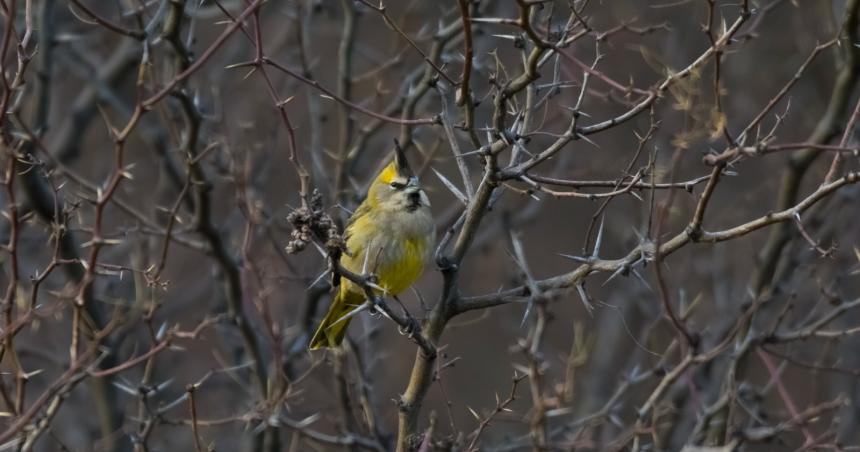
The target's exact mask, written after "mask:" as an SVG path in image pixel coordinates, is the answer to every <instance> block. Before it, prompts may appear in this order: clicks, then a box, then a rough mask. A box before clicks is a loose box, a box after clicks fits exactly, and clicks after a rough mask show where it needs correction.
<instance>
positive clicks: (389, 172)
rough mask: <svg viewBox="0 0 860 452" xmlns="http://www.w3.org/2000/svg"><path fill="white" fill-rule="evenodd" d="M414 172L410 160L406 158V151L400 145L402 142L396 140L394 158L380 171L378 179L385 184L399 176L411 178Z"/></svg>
mask: <svg viewBox="0 0 860 452" xmlns="http://www.w3.org/2000/svg"><path fill="white" fill-rule="evenodd" d="M413 175H414V174H413V173H412V168H411V167H410V166H409V161H408V160H406V153H405V152H403V148H402V147H400V143H399V142H397V140H396V139H395V140H394V160H392V161H391V163H389V164H388V166H386V167H385V169H383V170H382V172H381V173H379V177H377V178H376V179H377V180H378V181H379V182H381V183H383V184H390V183H391V182H393V181H394V180H395V179H397V178H398V177H401V178H404V179H409V178H410V177H412V176H413Z"/></svg>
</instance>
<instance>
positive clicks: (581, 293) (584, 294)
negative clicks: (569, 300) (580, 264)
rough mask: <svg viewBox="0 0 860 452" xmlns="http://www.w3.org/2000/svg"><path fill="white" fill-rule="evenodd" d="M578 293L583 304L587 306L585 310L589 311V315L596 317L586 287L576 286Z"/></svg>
mask: <svg viewBox="0 0 860 452" xmlns="http://www.w3.org/2000/svg"><path fill="white" fill-rule="evenodd" d="M576 291H577V292H579V297H580V298H581V299H582V304H584V305H585V310H586V311H588V314H589V315H591V316H592V317H594V306H593V305H592V304H591V301H590V300H589V299H588V293H587V292H586V291H585V285H584V284H582V283H580V284H577V285H576Z"/></svg>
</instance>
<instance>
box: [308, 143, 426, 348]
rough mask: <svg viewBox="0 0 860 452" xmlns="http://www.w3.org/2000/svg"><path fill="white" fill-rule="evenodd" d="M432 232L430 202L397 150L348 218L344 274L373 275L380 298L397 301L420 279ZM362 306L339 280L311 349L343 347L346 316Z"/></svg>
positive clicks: (354, 288) (360, 294)
mask: <svg viewBox="0 0 860 452" xmlns="http://www.w3.org/2000/svg"><path fill="white" fill-rule="evenodd" d="M435 237H436V230H435V227H434V224H433V217H432V216H431V214H430V200H429V199H427V195H426V194H425V193H424V190H422V189H421V185H419V183H418V178H417V177H416V176H415V174H414V173H413V172H412V170H411V169H410V168H409V163H408V162H407V161H406V156H405V155H404V153H403V150H402V149H401V148H400V146H396V149H395V154H394V160H393V161H392V162H391V163H390V164H388V166H386V167H385V169H383V170H382V172H381V173H379V175H378V176H376V179H375V180H374V181H373V184H371V186H370V189H369V190H368V191H367V198H365V200H364V201H363V202H362V203H361V205H359V206H358V209H356V210H355V213H353V214H352V217H350V219H349V222H348V224H347V227H346V233H345V234H344V238H345V241H346V248H347V249H346V252H345V253H344V255H343V256H342V257H341V260H340V263H341V264H342V265H343V267H344V268H346V269H347V270H349V271H351V272H353V273H358V274H363V273H372V274H374V275H376V277H377V285H378V286H379V287H381V288H382V289H384V291H385V293H384V294H382V293H380V295H387V296H395V295H398V294H399V293H401V292H403V291H404V290H406V289H407V288H408V287H409V286H410V285H412V283H414V282H415V280H416V279H418V277H419V276H421V272H422V271H423V270H424V264H425V262H427V260H428V258H429V256H430V252H431V249H432V247H433V243H434V242H435ZM364 302H365V294H364V291H363V290H362V289H361V287H359V286H358V285H356V284H355V283H353V282H351V281H349V280H347V279H346V278H341V283H340V288H339V289H338V291H337V294H336V295H335V297H334V301H333V302H332V304H331V306H330V307H329V308H328V312H327V313H326V315H325V317H324V318H323V319H322V322H320V325H319V327H317V330H316V332H315V333H314V336H313V338H312V339H311V341H310V349H311V350H314V349H318V348H325V347H336V346H337V345H339V344H340V343H341V342H342V341H343V337H344V335H345V334H346V328H347V326H348V325H349V321H350V320H351V319H352V316H351V315H350V313H351V312H352V311H353V310H355V309H356V308H358V307H360V306H361V305H362V304H363V303H364Z"/></svg>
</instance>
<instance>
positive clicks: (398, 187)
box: [389, 181, 406, 190]
mask: <svg viewBox="0 0 860 452" xmlns="http://www.w3.org/2000/svg"><path fill="white" fill-rule="evenodd" d="M389 185H390V186H391V188H393V189H395V190H403V189H404V188H406V184H404V183H401V182H397V181H394V182H392V183H391V184H389Z"/></svg>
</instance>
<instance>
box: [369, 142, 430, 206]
mask: <svg viewBox="0 0 860 452" xmlns="http://www.w3.org/2000/svg"><path fill="white" fill-rule="evenodd" d="M367 196H368V198H369V199H370V200H371V202H373V203H374V204H376V205H377V206H379V208H381V209H384V210H392V211H396V210H405V211H407V212H414V211H415V210H417V209H419V208H428V207H430V200H429V199H428V198H427V195H426V194H425V193H424V190H422V189H421V184H419V183H418V177H417V176H415V173H413V172H412V169H411V168H410V167H409V162H408V161H407V160H406V154H405V153H404V152H403V149H402V148H401V147H400V145H399V144H397V143H395V147H394V159H392V161H391V163H389V164H388V165H387V166H386V167H385V169H383V170H382V172H380V173H379V175H378V176H376V179H375V180H374V181H373V184H372V185H371V186H370V190H369V191H368V194H367Z"/></svg>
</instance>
